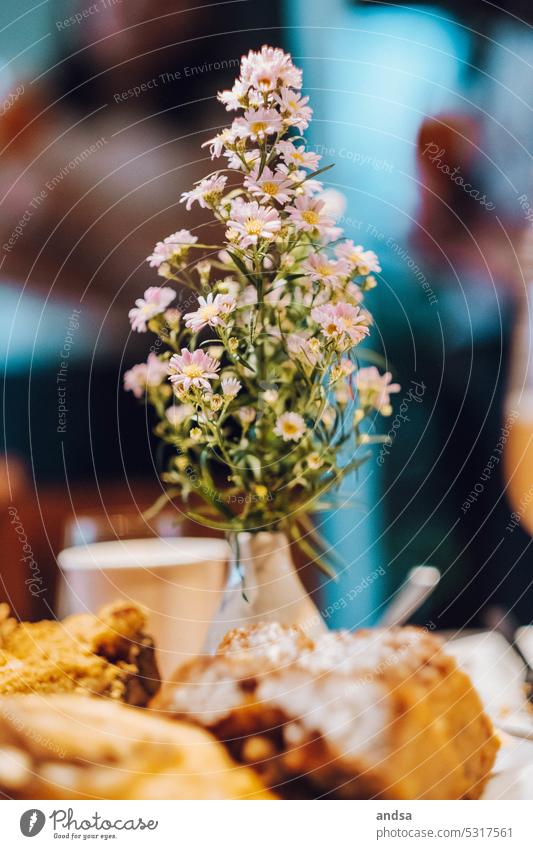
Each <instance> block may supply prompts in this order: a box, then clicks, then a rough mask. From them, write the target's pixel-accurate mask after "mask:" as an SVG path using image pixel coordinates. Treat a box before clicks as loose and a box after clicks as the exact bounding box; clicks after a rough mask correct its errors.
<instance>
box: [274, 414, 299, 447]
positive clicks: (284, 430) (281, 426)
mask: <svg viewBox="0 0 533 849" xmlns="http://www.w3.org/2000/svg"><path fill="white" fill-rule="evenodd" d="M306 430H307V427H306V424H305V422H304V420H303V418H302V416H301V415H300V414H299V413H282V414H281V416H278V418H277V419H276V426H275V428H274V433H275V434H276V435H277V436H281V438H282V439H283V441H284V442H299V441H300V439H301V438H302V436H303V435H304V433H305V431H306Z"/></svg>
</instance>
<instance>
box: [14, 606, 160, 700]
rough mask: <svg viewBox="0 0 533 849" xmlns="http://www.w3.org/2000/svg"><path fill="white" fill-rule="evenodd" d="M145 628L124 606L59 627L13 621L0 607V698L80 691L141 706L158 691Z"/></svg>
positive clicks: (140, 615)
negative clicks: (0, 696)
mask: <svg viewBox="0 0 533 849" xmlns="http://www.w3.org/2000/svg"><path fill="white" fill-rule="evenodd" d="M146 627H147V617H146V613H145V611H144V610H142V609H141V608H140V607H139V606H138V605H136V604H133V603H131V602H127V601H117V602H114V603H113V604H109V605H106V606H105V607H103V608H102V609H101V610H100V611H99V612H98V613H97V614H89V613H88V614H77V615H73V616H69V617H67V618H66V619H64V620H63V621H61V622H57V621H52V620H44V621H42V622H17V621H16V620H15V619H12V618H10V617H9V608H8V607H7V605H5V604H3V605H0V695H12V694H22V693H62V692H84V693H86V694H90V695H97V696H108V697H110V698H113V699H118V700H121V701H125V702H128V703H130V704H135V705H145V704H146V703H147V702H148V701H149V699H150V698H151V696H153V695H154V693H156V692H157V689H158V688H159V674H158V671H157V665H156V661H155V656H154V645H153V641H152V639H151V637H150V636H149V635H148V634H147V633H146Z"/></svg>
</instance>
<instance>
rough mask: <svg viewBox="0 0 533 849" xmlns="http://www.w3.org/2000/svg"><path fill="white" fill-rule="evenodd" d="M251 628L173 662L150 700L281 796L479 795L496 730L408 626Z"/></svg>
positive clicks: (450, 664) (432, 640)
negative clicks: (314, 632) (213, 651)
mask: <svg viewBox="0 0 533 849" xmlns="http://www.w3.org/2000/svg"><path fill="white" fill-rule="evenodd" d="M278 636H279V641H278V643H277V644H276V639H275V633H274V631H273V629H272V626H270V625H268V626H264V628H263V629H262V628H261V626H253V628H251V629H250V630H249V632H248V634H247V633H246V631H245V630H242V629H241V630H240V631H237V632H233V633H230V634H229V635H227V636H226V637H225V638H224V640H223V642H222V645H221V649H220V652H219V654H218V655H217V656H215V657H203V658H199V659H197V660H195V661H192V662H191V663H189V664H187V665H186V666H184V667H182V668H181V669H180V670H178V672H177V674H176V679H175V683H174V684H173V685H169V686H167V687H165V688H164V690H163V691H162V692H161V693H160V695H159V696H158V697H157V698H156V700H155V702H154V707H156V708H157V709H159V710H161V711H164V712H166V713H168V714H169V715H174V716H177V717H179V718H182V719H183V718H185V719H187V720H189V721H194V722H197V723H198V724H200V725H202V726H203V727H205V728H208V729H210V730H211V731H213V732H214V733H215V734H216V736H217V737H219V738H220V739H221V740H224V741H225V742H226V744H227V745H228V748H229V749H230V751H231V752H232V753H233V755H234V756H236V757H237V758H238V759H240V760H242V761H245V762H247V763H252V764H253V765H254V766H255V768H256V769H258V771H259V772H260V774H261V775H262V776H263V778H264V780H265V782H266V783H267V784H268V785H269V786H271V787H275V788H276V789H277V791H278V792H283V793H284V794H286V795H293V796H294V795H296V796H302V795H305V796H307V795H309V796H322V795H325V796H330V797H340V798H390V799H419V798H421V799H460V798H478V797H479V795H480V794H481V792H482V790H483V786H484V784H485V782H486V780H487V778H488V776H489V774H490V770H491V769H492V766H493V763H494V759H495V756H496V751H497V749H498V742H497V738H496V736H495V734H494V730H493V728H492V724H491V722H490V719H489V718H488V717H487V715H486V714H485V712H484V710H483V707H482V705H481V702H480V699H479V697H478V695H477V693H476V691H475V690H474V688H473V686H472V684H471V682H470V679H469V678H468V676H466V675H465V674H464V673H463V672H462V671H460V670H459V669H458V668H457V665H456V663H455V661H454V660H453V658H451V657H449V656H448V655H447V654H446V653H445V651H444V650H443V648H442V644H441V641H440V640H439V639H438V638H436V637H435V636H434V635H431V634H429V633H427V632H425V631H422V630H419V629H416V628H396V629H390V630H383V631H376V630H373V631H359V632H357V633H355V634H351V633H348V632H329V633H327V634H325V635H324V636H323V637H321V638H319V639H318V640H316V641H315V642H314V643H312V644H311V647H309V643H310V642H311V641H309V640H308V638H307V637H305V635H304V634H303V632H301V631H298V629H294V628H293V629H285V628H283V627H282V626H278Z"/></svg>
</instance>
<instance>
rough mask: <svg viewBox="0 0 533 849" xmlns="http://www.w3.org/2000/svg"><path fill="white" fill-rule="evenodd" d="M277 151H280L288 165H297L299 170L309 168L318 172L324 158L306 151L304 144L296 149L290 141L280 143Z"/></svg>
mask: <svg viewBox="0 0 533 849" xmlns="http://www.w3.org/2000/svg"><path fill="white" fill-rule="evenodd" d="M277 150H279V152H280V154H281V156H282V157H283V159H284V160H285V162H286V163H287V165H295V166H296V167H297V168H309V169H310V170H311V171H316V170H317V168H318V166H319V163H320V160H321V158H322V157H321V156H319V154H318V153H311V152H309V151H306V149H305V147H304V146H303V144H302V145H300V146H299V147H296V145H295V144H293V143H292V142H290V141H280V142H278V144H277Z"/></svg>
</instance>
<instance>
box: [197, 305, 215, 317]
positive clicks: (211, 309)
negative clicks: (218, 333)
mask: <svg viewBox="0 0 533 849" xmlns="http://www.w3.org/2000/svg"><path fill="white" fill-rule="evenodd" d="M198 312H199V313H200V317H201V318H203V319H207V320H209V319H210V318H214V317H215V316H216V315H218V307H216V306H215V304H206V306H205V307H200V309H199V310H198Z"/></svg>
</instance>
